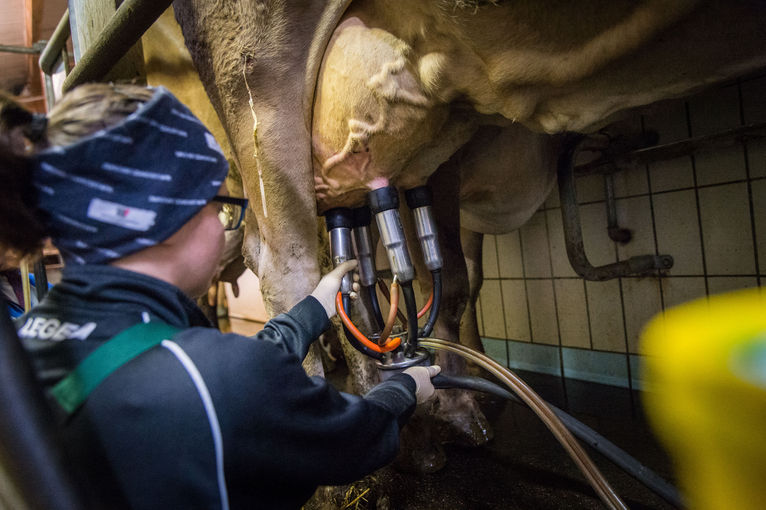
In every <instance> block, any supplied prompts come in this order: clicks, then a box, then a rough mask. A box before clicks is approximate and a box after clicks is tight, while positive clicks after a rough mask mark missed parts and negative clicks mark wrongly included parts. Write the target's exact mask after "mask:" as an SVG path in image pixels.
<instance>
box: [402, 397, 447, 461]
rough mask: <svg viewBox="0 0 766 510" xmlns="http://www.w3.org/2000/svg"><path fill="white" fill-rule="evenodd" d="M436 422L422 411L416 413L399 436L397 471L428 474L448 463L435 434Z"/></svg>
mask: <svg viewBox="0 0 766 510" xmlns="http://www.w3.org/2000/svg"><path fill="white" fill-rule="evenodd" d="M434 425H435V424H434V422H433V420H432V419H430V417H429V416H428V415H426V414H425V413H424V412H423V410H422V409H418V410H417V411H415V414H414V415H413V416H412V418H410V421H409V422H408V423H407V425H406V426H405V427H404V429H403V430H402V433H401V435H400V436H399V440H400V447H399V455H398V456H397V457H396V460H395V461H394V467H395V469H396V470H397V471H404V472H408V473H418V474H427V473H435V472H437V471H439V470H440V469H441V468H443V467H444V465H445V464H446V463H447V455H446V454H445V453H444V448H442V446H441V444H440V443H439V441H438V437H437V434H435V433H434Z"/></svg>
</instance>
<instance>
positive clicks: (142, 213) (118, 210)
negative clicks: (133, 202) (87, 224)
mask: <svg viewBox="0 0 766 510" xmlns="http://www.w3.org/2000/svg"><path fill="white" fill-rule="evenodd" d="M156 216H157V213H156V212H154V211H150V210H148V209H141V208H138V207H131V206H129V205H123V204H118V203H116V202H110V201H108V200H101V199H100V198H94V199H93V200H91V201H90V205H89V206H88V218H91V219H94V220H97V221H103V222H104V223H111V224H112V225H117V226H118V227H123V228H127V229H130V230H138V231H140V232H146V231H147V230H149V228H151V226H152V225H154V218H155V217H156Z"/></svg>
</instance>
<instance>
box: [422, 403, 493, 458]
mask: <svg viewBox="0 0 766 510" xmlns="http://www.w3.org/2000/svg"><path fill="white" fill-rule="evenodd" d="M435 408H436V409H435V412H434V416H435V417H436V419H437V420H438V421H439V422H440V423H441V424H442V427H441V428H442V439H443V441H444V442H454V443H458V444H463V445H466V446H481V445H484V444H486V443H488V442H489V441H490V440H491V439H492V437H493V436H494V434H493V432H492V427H491V426H490V424H489V420H487V418H486V416H484V413H483V412H482V411H481V409H479V405H478V404H477V402H476V400H475V399H474V398H473V396H471V395H470V394H468V393H466V392H465V391H462V390H447V391H444V392H442V393H441V394H440V395H439V400H438V402H437V403H436V404H435Z"/></svg>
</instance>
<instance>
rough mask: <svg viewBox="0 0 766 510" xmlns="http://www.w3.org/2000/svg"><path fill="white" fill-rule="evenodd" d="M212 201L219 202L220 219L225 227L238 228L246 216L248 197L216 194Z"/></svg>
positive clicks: (229, 228)
mask: <svg viewBox="0 0 766 510" xmlns="http://www.w3.org/2000/svg"><path fill="white" fill-rule="evenodd" d="M211 202H218V219H219V220H221V225H223V228H224V229H226V230H237V229H238V228H239V226H240V225H241V224H242V218H244V217H245V209H246V208H247V199H246V198H235V197H224V196H222V195H216V196H214V197H213V198H212V199H211Z"/></svg>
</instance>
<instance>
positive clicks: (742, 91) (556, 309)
mask: <svg viewBox="0 0 766 510" xmlns="http://www.w3.org/2000/svg"><path fill="white" fill-rule="evenodd" d="M631 122H632V123H633V125H636V126H643V129H653V130H656V131H657V132H658V133H659V135H660V143H668V142H672V141H677V140H681V139H686V138H689V137H693V136H701V135H706V134H712V133H717V132H720V131H723V130H726V129H731V128H735V127H738V126H741V125H744V124H749V123H756V122H766V77H761V78H755V79H749V80H747V81H743V82H741V83H737V84H732V85H727V86H725V87H720V88H717V89H715V90H712V91H708V92H705V93H703V94H701V95H698V96H694V97H691V98H688V99H686V100H677V101H671V102H668V103H665V104H663V105H661V106H659V107H656V108H655V109H653V110H652V112H651V114H646V115H643V116H642V115H635V116H634V117H633V118H632V119H631ZM614 189H615V194H616V197H617V200H616V207H617V215H618V219H619V223H620V226H622V227H625V228H629V229H630V230H631V231H632V233H633V239H632V241H631V242H630V243H628V244H626V245H617V244H616V243H614V242H612V241H611V240H610V239H609V238H608V236H607V230H606V225H607V218H606V205H605V202H604V199H605V193H604V182H603V178H602V177H601V176H588V177H582V178H579V179H578V180H577V197H578V201H579V202H580V204H581V205H580V215H581V219H582V229H583V237H584V244H585V251H586V253H587V255H588V257H589V259H590V261H591V263H592V264H593V265H602V264H607V263H610V262H615V261H617V260H623V259H625V258H628V257H631V256H635V255H643V254H655V253H658V254H670V255H672V256H673V258H674V261H675V264H674V266H673V268H672V269H670V270H669V271H667V272H666V273H665V274H664V275H662V276H654V277H626V278H620V279H616V280H611V281H607V282H585V281H583V280H582V279H580V278H578V277H577V276H576V275H575V273H574V271H573V270H572V268H571V267H570V265H569V262H568V259H567V256H566V252H565V247H564V237H563V229H562V221H561V210H560V208H559V199H558V190H557V189H554V191H553V193H552V194H551V196H550V197H549V198H548V200H547V201H546V203H545V205H544V206H543V207H542V208H541V209H540V211H538V212H537V213H535V215H534V216H533V217H532V218H531V220H530V221H529V222H528V223H527V224H526V225H524V226H523V227H522V228H521V229H520V230H519V231H517V232H513V233H510V234H504V235H498V236H485V240H484V277H485V283H484V288H483V289H482V293H481V297H480V305H479V327H480V333H481V334H482V336H483V337H484V339H485V343H490V344H491V343H493V342H504V341H511V342H512V343H515V345H518V343H527V344H540V348H544V347H543V346H551V348H553V349H558V350H559V351H560V352H559V355H558V356H556V357H552V358H551V359H563V360H564V361H563V362H562V367H563V370H564V372H566V371H567V366H566V364H567V360H568V359H572V358H577V353H578V352H580V353H583V351H585V352H584V354H587V353H588V352H589V351H601V352H603V353H612V354H613V355H612V356H611V357H610V356H607V358H610V359H611V360H612V362H615V363H617V364H618V365H620V366H621V368H620V370H626V369H627V368H626V367H630V366H635V365H636V363H637V362H638V361H640V360H638V361H637V360H636V356H635V355H636V353H637V352H638V338H639V334H640V331H641V329H642V327H643V326H644V324H645V323H646V321H647V320H648V319H650V318H651V317H652V316H653V315H654V314H656V313H659V312H661V311H662V310H663V309H665V308H667V307H671V306H674V305H677V304H680V303H682V302H685V301H689V300H691V299H694V298H697V297H702V296H706V295H710V294H715V293H719V292H725V291H729V290H734V289H741V288H746V287H756V286H759V285H764V282H765V281H766V280H765V279H764V277H766V141H760V142H748V143H747V144H739V145H736V146H734V147H728V148H722V149H712V150H708V151H707V152H701V153H698V154H695V155H694V156H684V157H681V158H676V159H672V160H667V161H662V162H658V163H653V164H651V165H647V166H645V167H640V168H637V169H632V170H625V171H621V172H618V173H616V174H615V175H614ZM498 310H504V314H502V315H501V314H499V313H497V311H498ZM499 347H500V346H499V345H493V350H496V351H497V352H510V353H511V357H513V353H514V352H523V351H525V349H514V348H513V346H511V347H510V348H509V349H502V348H499ZM573 353H574V354H573ZM581 357H584V356H581ZM631 358H633V359H631ZM605 359H606V358H605ZM510 363H511V365H512V366H513V364H514V360H510ZM519 365H524V360H519ZM575 372H577V373H578V374H580V372H579V371H577V370H574V369H572V371H571V373H572V374H574V373H575ZM604 373H605V374H614V373H615V372H614V367H606V366H605V367H604ZM633 375H634V376H635V374H633ZM626 385H630V382H628V383H627V384H626Z"/></svg>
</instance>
